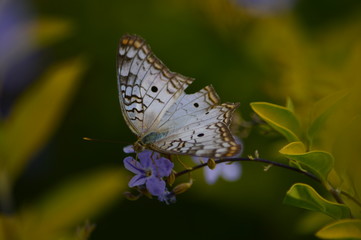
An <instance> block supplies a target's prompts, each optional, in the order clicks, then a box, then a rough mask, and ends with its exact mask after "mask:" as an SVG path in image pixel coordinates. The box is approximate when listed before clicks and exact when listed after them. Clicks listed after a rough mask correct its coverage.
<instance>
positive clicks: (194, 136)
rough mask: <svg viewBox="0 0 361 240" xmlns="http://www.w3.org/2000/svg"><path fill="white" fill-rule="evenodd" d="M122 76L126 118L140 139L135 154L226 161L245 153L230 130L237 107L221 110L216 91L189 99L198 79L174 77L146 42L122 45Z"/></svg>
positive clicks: (133, 39)
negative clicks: (191, 86) (149, 152)
mask: <svg viewBox="0 0 361 240" xmlns="http://www.w3.org/2000/svg"><path fill="white" fill-rule="evenodd" d="M117 76H118V90H119V101H120V107H121V111H122V114H123V116H124V119H125V121H126V123H127V125H128V126H129V128H130V129H131V130H132V132H133V133H134V134H135V135H137V137H138V140H137V141H136V142H135V144H134V149H135V151H136V152H140V151H142V150H144V149H151V150H154V151H157V152H161V153H165V154H172V155H173V154H175V155H191V156H198V157H208V158H222V157H230V156H234V155H236V154H237V153H238V152H239V151H240V149H241V145H240V144H237V143H236V141H235V139H234V137H233V136H232V134H231V132H230V129H229V126H230V124H231V120H232V115H233V112H234V110H235V109H236V108H237V107H238V103H222V104H221V103H220V99H219V97H218V95H217V93H216V92H215V90H214V89H213V87H212V86H211V85H210V86H207V87H205V88H203V89H201V90H200V91H198V92H196V93H193V94H186V93H185V89H186V88H187V86H188V85H189V84H191V83H192V82H193V81H194V79H193V78H189V77H185V76H183V75H181V74H179V73H175V72H172V71H170V70H169V69H168V68H167V67H166V66H165V65H164V64H163V63H162V62H161V61H160V60H159V59H158V58H157V57H156V56H155V55H154V54H153V52H152V51H151V49H150V47H149V45H148V44H147V43H146V42H145V40H144V39H142V38H141V37H139V36H136V35H124V36H123V37H122V38H121V39H120V43H119V51H118V57H117Z"/></svg>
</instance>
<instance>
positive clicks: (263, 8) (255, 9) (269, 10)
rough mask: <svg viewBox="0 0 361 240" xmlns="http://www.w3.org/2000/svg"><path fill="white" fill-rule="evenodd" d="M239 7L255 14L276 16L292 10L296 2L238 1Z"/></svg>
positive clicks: (273, 0) (283, 0)
mask: <svg viewBox="0 0 361 240" xmlns="http://www.w3.org/2000/svg"><path fill="white" fill-rule="evenodd" d="M236 2H237V3H238V4H239V5H241V6H242V7H244V8H246V9H247V10H248V11H250V12H251V13H254V14H262V15H264V14H266V15H267V14H274V13H278V12H281V11H287V10H289V9H291V8H292V7H293V6H294V5H295V3H296V0H237V1H236Z"/></svg>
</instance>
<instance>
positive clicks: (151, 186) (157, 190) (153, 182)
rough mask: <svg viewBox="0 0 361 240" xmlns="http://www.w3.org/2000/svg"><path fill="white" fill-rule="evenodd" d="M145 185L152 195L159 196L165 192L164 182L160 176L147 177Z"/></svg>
mask: <svg viewBox="0 0 361 240" xmlns="http://www.w3.org/2000/svg"><path fill="white" fill-rule="evenodd" d="M145 185H146V187H147V189H148V191H149V192H150V194H152V195H154V196H160V195H161V194H163V193H164V192H165V182H164V181H163V180H162V179H160V178H156V177H153V176H151V177H149V178H147V182H146V184H145Z"/></svg>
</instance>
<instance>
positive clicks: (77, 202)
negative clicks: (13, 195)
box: [20, 169, 126, 240]
mask: <svg viewBox="0 0 361 240" xmlns="http://www.w3.org/2000/svg"><path fill="white" fill-rule="evenodd" d="M125 187H126V181H125V179H124V177H123V174H122V171H121V170H120V169H104V170H99V171H97V172H95V173H88V174H87V175H85V176H82V177H78V178H76V179H73V180H71V181H68V182H67V183H65V184H63V186H61V187H59V188H58V189H56V190H55V191H54V192H52V193H51V194H49V195H48V196H46V197H44V198H43V199H42V200H40V201H38V202H37V204H36V205H35V206H33V207H31V208H30V209H24V210H23V211H22V212H21V215H20V216H21V219H22V220H23V222H24V226H23V227H22V230H23V234H24V236H26V239H39V240H42V239H44V240H45V239H55V238H54V237H52V236H58V235H61V234H64V232H66V231H67V230H69V228H71V227H74V226H76V225H78V224H80V223H82V222H84V221H85V220H86V219H89V218H90V217H93V216H94V215H95V214H97V213H99V212H100V210H102V209H104V207H106V206H107V205H109V204H110V203H111V202H112V201H114V200H115V199H116V198H117V197H118V196H119V194H120V193H121V192H123V191H124V189H125Z"/></svg>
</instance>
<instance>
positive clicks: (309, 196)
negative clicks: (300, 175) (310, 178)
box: [283, 183, 350, 219]
mask: <svg viewBox="0 0 361 240" xmlns="http://www.w3.org/2000/svg"><path fill="white" fill-rule="evenodd" d="M283 202H284V203H285V204H289V205H292V206H296V207H299V208H304V209H307V210H311V211H317V212H322V213H324V214H327V215H328V216H330V217H332V218H335V219H341V218H349V217H350V209H349V208H348V207H346V206H345V205H343V204H338V203H334V202H331V201H328V200H326V199H324V198H323V197H321V196H320V195H319V194H318V193H317V192H316V190H315V189H313V188H312V187H311V186H309V185H307V184H303V183H296V184H294V185H293V186H292V187H291V188H290V190H288V192H287V194H286V197H285V198H284V200H283Z"/></svg>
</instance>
